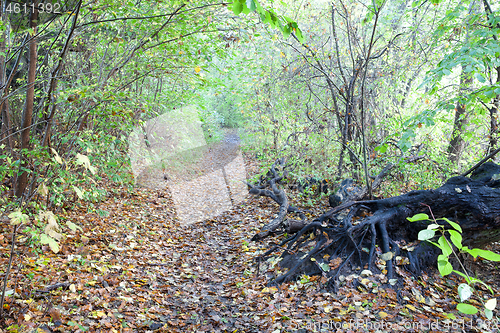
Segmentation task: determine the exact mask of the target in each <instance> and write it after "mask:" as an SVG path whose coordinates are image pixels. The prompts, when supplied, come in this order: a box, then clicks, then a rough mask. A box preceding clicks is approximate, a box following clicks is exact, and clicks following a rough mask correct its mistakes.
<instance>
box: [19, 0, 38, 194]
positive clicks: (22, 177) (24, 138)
mask: <svg viewBox="0 0 500 333" xmlns="http://www.w3.org/2000/svg"><path fill="white" fill-rule="evenodd" d="M37 2H38V0H34V1H33V11H32V12H31V14H30V28H31V29H32V30H33V36H35V35H36V33H37V24H38V9H37ZM36 62H37V39H36V37H34V38H33V39H31V41H30V42H29V65H28V88H27V89H26V104H25V108H24V113H23V123H22V132H21V149H22V151H21V164H20V165H19V171H20V172H19V177H18V178H17V188H16V196H17V197H21V196H22V195H23V193H24V190H25V189H26V186H27V185H28V172H26V171H25V170H24V169H26V168H27V167H28V160H27V156H26V153H25V152H24V151H23V150H25V149H29V141H30V129H31V124H32V117H33V104H34V100H35V79H36Z"/></svg>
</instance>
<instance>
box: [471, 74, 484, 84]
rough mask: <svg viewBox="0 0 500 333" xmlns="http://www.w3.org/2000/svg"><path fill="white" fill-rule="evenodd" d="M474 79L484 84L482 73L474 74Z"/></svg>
mask: <svg viewBox="0 0 500 333" xmlns="http://www.w3.org/2000/svg"><path fill="white" fill-rule="evenodd" d="M474 77H475V78H476V79H477V80H478V81H479V82H481V83H484V82H486V79H485V78H484V76H483V74H482V73H475V74H474Z"/></svg>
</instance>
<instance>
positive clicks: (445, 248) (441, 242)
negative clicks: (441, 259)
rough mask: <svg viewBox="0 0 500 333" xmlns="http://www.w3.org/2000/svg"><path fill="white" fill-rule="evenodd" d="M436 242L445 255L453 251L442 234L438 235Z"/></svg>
mask: <svg viewBox="0 0 500 333" xmlns="http://www.w3.org/2000/svg"><path fill="white" fill-rule="evenodd" d="M438 243H439V245H440V248H441V251H443V254H444V255H445V256H449V255H450V254H452V253H453V251H452V249H451V247H450V244H449V243H448V240H447V239H446V237H444V236H441V237H439V239H438Z"/></svg>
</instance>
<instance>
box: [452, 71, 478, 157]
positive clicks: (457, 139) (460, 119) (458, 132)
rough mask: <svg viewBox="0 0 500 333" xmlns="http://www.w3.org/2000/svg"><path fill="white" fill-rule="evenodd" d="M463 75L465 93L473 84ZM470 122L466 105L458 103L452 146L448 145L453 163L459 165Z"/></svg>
mask: <svg viewBox="0 0 500 333" xmlns="http://www.w3.org/2000/svg"><path fill="white" fill-rule="evenodd" d="M466 75H467V74H465V73H463V72H462V74H461V75H460V90H461V91H464V90H465V89H466V87H467V86H469V85H470V84H471V83H472V77H470V76H466ZM468 121H469V114H468V113H467V110H466V109H465V105H464V104H461V103H460V101H459V102H457V107H456V109H455V121H454V122H453V131H452V132H451V139H450V144H449V145H448V154H449V156H450V159H451V161H452V162H454V163H457V162H458V161H460V157H461V156H462V153H463V151H464V148H465V141H464V138H463V133H464V131H465V128H466V126H467V123H468Z"/></svg>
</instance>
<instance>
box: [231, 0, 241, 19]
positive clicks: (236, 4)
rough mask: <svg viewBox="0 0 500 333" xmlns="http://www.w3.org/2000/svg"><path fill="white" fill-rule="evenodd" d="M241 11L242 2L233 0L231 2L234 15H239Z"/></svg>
mask: <svg viewBox="0 0 500 333" xmlns="http://www.w3.org/2000/svg"><path fill="white" fill-rule="evenodd" d="M242 11H243V4H242V3H240V2H239V1H238V0H235V1H234V2H233V12H234V13H235V14H236V15H240V14H241V12H242Z"/></svg>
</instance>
